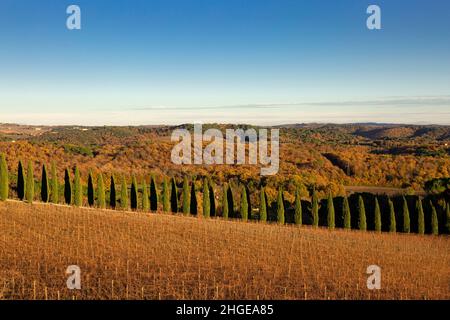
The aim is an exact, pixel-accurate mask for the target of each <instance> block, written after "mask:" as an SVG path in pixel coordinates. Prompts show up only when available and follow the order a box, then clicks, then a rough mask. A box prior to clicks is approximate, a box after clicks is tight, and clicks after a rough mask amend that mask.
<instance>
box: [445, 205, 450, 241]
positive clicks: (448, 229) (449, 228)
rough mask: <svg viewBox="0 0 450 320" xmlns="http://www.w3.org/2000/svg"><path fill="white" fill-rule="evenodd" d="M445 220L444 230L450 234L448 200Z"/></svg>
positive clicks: (449, 206) (449, 207)
mask: <svg viewBox="0 0 450 320" xmlns="http://www.w3.org/2000/svg"><path fill="white" fill-rule="evenodd" d="M445 220H446V222H445V230H446V231H447V234H450V202H447V205H446V209H445Z"/></svg>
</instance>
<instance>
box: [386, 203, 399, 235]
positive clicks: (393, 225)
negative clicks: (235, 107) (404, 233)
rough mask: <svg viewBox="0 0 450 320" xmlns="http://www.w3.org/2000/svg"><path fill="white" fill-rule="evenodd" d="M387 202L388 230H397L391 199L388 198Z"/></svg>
mask: <svg viewBox="0 0 450 320" xmlns="http://www.w3.org/2000/svg"><path fill="white" fill-rule="evenodd" d="M388 204H389V219H390V223H389V232H397V222H396V219H395V208H394V203H393V202H392V200H391V199H389V200H388Z"/></svg>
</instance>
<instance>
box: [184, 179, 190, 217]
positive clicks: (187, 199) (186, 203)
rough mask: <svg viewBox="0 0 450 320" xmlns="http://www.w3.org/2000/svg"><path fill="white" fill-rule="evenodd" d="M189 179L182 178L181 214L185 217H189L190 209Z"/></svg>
mask: <svg viewBox="0 0 450 320" xmlns="http://www.w3.org/2000/svg"><path fill="white" fill-rule="evenodd" d="M189 191H190V190H189V179H188V177H187V176H184V178H183V214H184V215H185V216H188V215H189V210H190V207H191V201H190V200H191V199H190V194H189Z"/></svg>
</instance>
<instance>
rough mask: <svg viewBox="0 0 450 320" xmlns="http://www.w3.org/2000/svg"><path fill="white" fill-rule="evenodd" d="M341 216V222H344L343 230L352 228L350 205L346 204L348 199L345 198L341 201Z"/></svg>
mask: <svg viewBox="0 0 450 320" xmlns="http://www.w3.org/2000/svg"><path fill="white" fill-rule="evenodd" d="M342 214H343V220H344V229H348V230H349V229H351V228H352V217H351V212H350V205H349V204H348V198H347V196H345V197H344V200H343V201H342Z"/></svg>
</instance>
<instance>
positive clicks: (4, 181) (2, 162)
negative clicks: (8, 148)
mask: <svg viewBox="0 0 450 320" xmlns="http://www.w3.org/2000/svg"><path fill="white" fill-rule="evenodd" d="M8 194H9V176H8V164H7V163H6V157H5V154H4V153H2V154H1V155H0V201H5V200H6V199H8Z"/></svg>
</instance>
